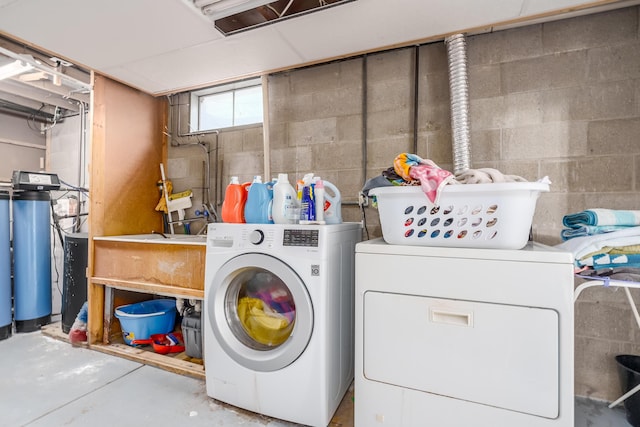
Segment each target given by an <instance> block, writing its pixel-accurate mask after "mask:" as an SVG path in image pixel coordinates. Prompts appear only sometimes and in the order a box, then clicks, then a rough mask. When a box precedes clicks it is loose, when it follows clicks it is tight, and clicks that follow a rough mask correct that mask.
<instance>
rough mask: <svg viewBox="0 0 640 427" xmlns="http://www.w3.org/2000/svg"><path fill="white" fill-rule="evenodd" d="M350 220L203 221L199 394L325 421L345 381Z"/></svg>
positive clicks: (354, 235) (350, 325)
mask: <svg viewBox="0 0 640 427" xmlns="http://www.w3.org/2000/svg"><path fill="white" fill-rule="evenodd" d="M361 234H362V226H361V224H359V223H344V224H335V225H297V224H296V225H283V224H224V223H214V224H210V225H209V227H208V230H207V249H206V251H207V252H206V260H207V261H206V262H207V263H206V267H205V297H204V326H203V330H204V363H205V376H206V388H207V394H208V395H209V396H210V397H213V398H214V399H217V400H220V401H223V402H226V403H229V404H231V405H234V406H237V407H240V408H243V409H247V410H249V411H253V412H257V413H260V414H264V415H267V416H271V417H275V418H279V419H282V420H287V421H292V422H296V423H300V424H305V425H309V426H314V427H315V426H317V427H326V426H327V425H328V424H329V422H330V420H331V417H332V416H333V414H334V412H335V410H336V409H337V407H338V405H339V404H340V401H341V400H342V398H343V396H344V394H345V393H346V391H347V388H348V387H349V385H350V384H351V382H352V380H353V363H354V359H353V346H354V343H353V342H354V314H353V313H354V299H353V298H354V280H355V272H354V268H355V267H354V264H355V245H356V243H358V242H359V241H360V240H361Z"/></svg>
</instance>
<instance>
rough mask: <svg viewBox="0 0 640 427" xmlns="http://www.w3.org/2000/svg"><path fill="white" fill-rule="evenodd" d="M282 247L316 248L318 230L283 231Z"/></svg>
mask: <svg viewBox="0 0 640 427" xmlns="http://www.w3.org/2000/svg"><path fill="white" fill-rule="evenodd" d="M282 246H307V247H313V248H317V247H318V230H304V229H302V230H301V229H285V230H284V234H283V237H282Z"/></svg>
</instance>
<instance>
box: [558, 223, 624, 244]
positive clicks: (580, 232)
mask: <svg viewBox="0 0 640 427" xmlns="http://www.w3.org/2000/svg"><path fill="white" fill-rule="evenodd" d="M629 227H632V226H630V225H580V226H577V227H575V228H565V229H564V230H562V231H561V232H560V237H562V240H564V241H567V240H569V239H573V238H574V237H582V236H593V235H594V234H602V233H611V232H612V231H618V230H623V229H625V228H629Z"/></svg>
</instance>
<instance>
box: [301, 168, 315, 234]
mask: <svg viewBox="0 0 640 427" xmlns="http://www.w3.org/2000/svg"><path fill="white" fill-rule="evenodd" d="M312 178H313V175H310V174H308V175H305V176H304V178H303V180H304V186H303V187H302V200H301V202H300V224H309V223H311V222H313V221H315V220H316V214H315V205H314V203H313V192H312V189H311V188H312V187H311V179H312Z"/></svg>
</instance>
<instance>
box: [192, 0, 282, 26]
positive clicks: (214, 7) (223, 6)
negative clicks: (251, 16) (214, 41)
mask: <svg viewBox="0 0 640 427" xmlns="http://www.w3.org/2000/svg"><path fill="white" fill-rule="evenodd" d="M274 1H275V0H193V4H194V5H195V6H196V7H199V8H200V10H202V13H203V14H204V15H206V16H207V17H209V19H211V20H212V21H216V20H218V19H222V18H226V17H227V16H231V15H235V14H236V13H240V12H245V11H247V10H251V9H255V8H256V7H260V6H264V5H265V4H269V3H273V2H274Z"/></svg>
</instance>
